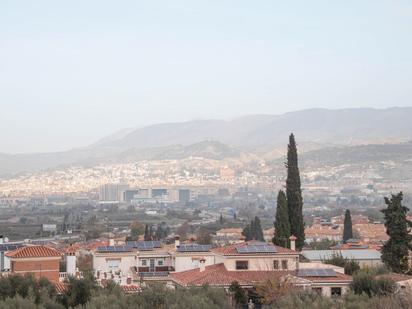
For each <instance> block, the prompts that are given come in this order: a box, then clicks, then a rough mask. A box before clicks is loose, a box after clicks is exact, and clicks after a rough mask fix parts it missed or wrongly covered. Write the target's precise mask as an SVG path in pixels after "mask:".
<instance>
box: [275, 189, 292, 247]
mask: <svg viewBox="0 0 412 309" xmlns="http://www.w3.org/2000/svg"><path fill="white" fill-rule="evenodd" d="M274 226H275V232H274V235H273V239H272V242H273V243H274V244H275V245H277V246H281V247H288V246H289V245H288V244H289V237H290V223H289V212H288V204H287V200H286V194H285V192H284V191H283V190H280V191H279V193H278V200H277V207H276V219H275V222H274Z"/></svg>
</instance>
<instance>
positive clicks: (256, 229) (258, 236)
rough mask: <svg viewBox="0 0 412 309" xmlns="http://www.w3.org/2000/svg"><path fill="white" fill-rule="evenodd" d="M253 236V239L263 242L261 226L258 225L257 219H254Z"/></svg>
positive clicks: (258, 220)
mask: <svg viewBox="0 0 412 309" xmlns="http://www.w3.org/2000/svg"><path fill="white" fill-rule="evenodd" d="M254 234H255V235H254V239H256V240H259V241H265V238H264V237H263V230H262V226H261V225H260V219H259V217H255V222H254Z"/></svg>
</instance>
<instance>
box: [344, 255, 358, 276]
mask: <svg viewBox="0 0 412 309" xmlns="http://www.w3.org/2000/svg"><path fill="white" fill-rule="evenodd" d="M344 269H345V274H347V275H350V276H352V275H353V274H355V273H356V272H358V271H359V270H360V266H359V263H358V262H356V261H355V260H353V259H351V260H347V261H346V264H345V266H344Z"/></svg>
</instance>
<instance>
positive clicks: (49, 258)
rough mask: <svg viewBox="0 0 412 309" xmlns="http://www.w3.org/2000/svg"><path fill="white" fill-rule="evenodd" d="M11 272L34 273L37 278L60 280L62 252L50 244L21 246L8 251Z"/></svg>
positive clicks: (52, 280)
mask: <svg viewBox="0 0 412 309" xmlns="http://www.w3.org/2000/svg"><path fill="white" fill-rule="evenodd" d="M6 256H7V257H8V258H9V259H10V272H11V273H13V274H27V273H29V274H33V275H34V276H35V278H41V277H45V278H47V279H49V281H51V282H59V266H60V265H59V264H60V260H61V258H62V254H61V253H60V252H59V251H57V250H56V249H53V248H51V247H48V246H31V245H28V246H26V247H21V248H18V249H15V250H13V251H10V252H7V253H6Z"/></svg>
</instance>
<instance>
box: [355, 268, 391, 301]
mask: <svg viewBox="0 0 412 309" xmlns="http://www.w3.org/2000/svg"><path fill="white" fill-rule="evenodd" d="M351 289H352V290H353V292H354V293H355V294H366V295H368V296H369V297H372V296H375V295H379V296H382V295H383V296H387V295H391V294H393V293H394V292H395V289H396V288H395V282H393V281H392V280H390V279H388V278H385V277H374V276H373V275H371V274H370V273H368V272H364V271H360V272H358V273H356V274H355V275H354V276H353V281H352V284H351Z"/></svg>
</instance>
